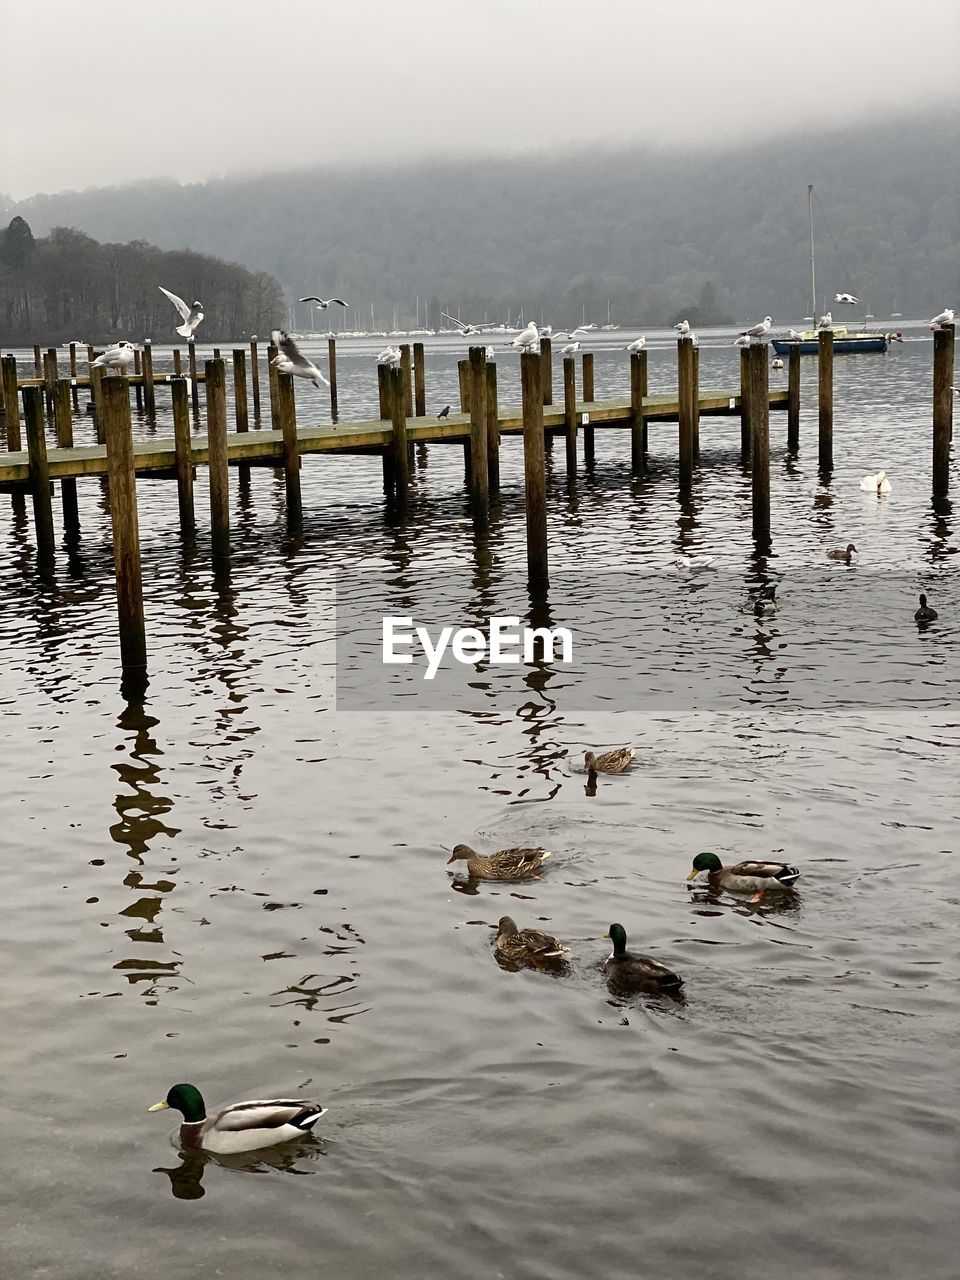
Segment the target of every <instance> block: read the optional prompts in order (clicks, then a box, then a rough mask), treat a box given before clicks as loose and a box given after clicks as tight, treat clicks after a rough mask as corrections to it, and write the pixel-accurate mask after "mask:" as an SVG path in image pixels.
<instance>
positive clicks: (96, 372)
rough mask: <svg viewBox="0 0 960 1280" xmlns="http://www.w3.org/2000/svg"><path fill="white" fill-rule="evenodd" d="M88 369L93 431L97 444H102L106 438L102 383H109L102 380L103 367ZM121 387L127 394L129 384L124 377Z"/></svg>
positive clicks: (97, 366) (93, 366)
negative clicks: (125, 388)
mask: <svg viewBox="0 0 960 1280" xmlns="http://www.w3.org/2000/svg"><path fill="white" fill-rule="evenodd" d="M89 368H90V399H91V401H92V402H93V429H94V432H95V434H96V437H97V444H103V443H104V442H105V440H106V438H107V428H106V422H105V420H104V416H103V415H104V407H103V405H104V401H103V384H104V381H107V382H109V381H110V379H109V378H106V379H105V378H104V371H103V365H95V364H91V365H90V366H89ZM123 385H124V386H125V387H127V392H128V394H129V384H128V382H127V379H126V377H124V379H123Z"/></svg>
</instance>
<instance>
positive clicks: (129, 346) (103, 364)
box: [93, 339, 136, 370]
mask: <svg viewBox="0 0 960 1280" xmlns="http://www.w3.org/2000/svg"><path fill="white" fill-rule="evenodd" d="M135 351H136V347H134V345H133V343H132V342H127V341H126V339H121V340H120V341H119V342H112V343H111V344H110V346H109V347H107V349H106V351H101V353H100V355H98V356H97V358H96V360H94V362H93V367H94V368H95V369H121V370H127V369H129V368H130V366H131V365H132V364H133V359H134V352H135Z"/></svg>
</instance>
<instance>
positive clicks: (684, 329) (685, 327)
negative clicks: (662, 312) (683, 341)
mask: <svg viewBox="0 0 960 1280" xmlns="http://www.w3.org/2000/svg"><path fill="white" fill-rule="evenodd" d="M673 327H674V328H675V329H676V331H677V333H679V335H680V337H681V338H685V337H686V336H687V334H688V333H689V332H690V321H689V320H681V321H680V323H679V324H675V325H674V326H673Z"/></svg>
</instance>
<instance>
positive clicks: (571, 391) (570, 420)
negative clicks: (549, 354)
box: [563, 356, 577, 484]
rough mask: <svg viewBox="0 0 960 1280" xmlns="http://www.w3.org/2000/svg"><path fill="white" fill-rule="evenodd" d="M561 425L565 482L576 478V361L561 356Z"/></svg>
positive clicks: (570, 482)
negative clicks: (563, 444) (565, 471)
mask: <svg viewBox="0 0 960 1280" xmlns="http://www.w3.org/2000/svg"><path fill="white" fill-rule="evenodd" d="M563 425H564V443H565V444H566V458H567V483H568V484H572V483H573V482H574V481H575V480H576V478H577V362H576V360H575V359H574V357H573V356H564V357H563Z"/></svg>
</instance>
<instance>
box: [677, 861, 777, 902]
mask: <svg viewBox="0 0 960 1280" xmlns="http://www.w3.org/2000/svg"><path fill="white" fill-rule="evenodd" d="M700 878H702V879H703V880H704V881H705V882H706V883H707V884H709V886H710V888H711V889H727V890H729V891H730V892H731V893H753V894H756V895H757V896H758V897H759V896H760V895H761V894H763V893H765V892H766V891H767V890H768V889H781V890H782V889H792V888H793V886H794V884H795V883H796V881H797V880H799V879H800V872H799V871H798V870H797V868H796V867H791V866H789V865H788V864H787V863H786V862H753V861H749V860H748V861H745V862H738V863H736V864H735V865H734V866H732V867H725V866H724V865H723V863H722V862H721V861H720V859H719V858H718V857H717V855H716V854H715V853H698V854H697V856H696V857H695V858H694V860H693V869H692V871H691V872H690V874H689V875H688V876H687V879H688V880H697V879H700Z"/></svg>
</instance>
